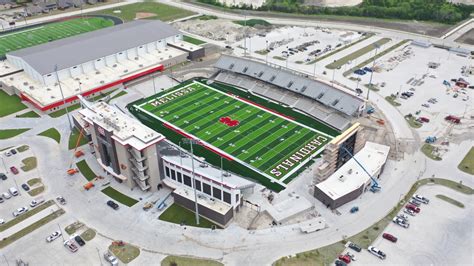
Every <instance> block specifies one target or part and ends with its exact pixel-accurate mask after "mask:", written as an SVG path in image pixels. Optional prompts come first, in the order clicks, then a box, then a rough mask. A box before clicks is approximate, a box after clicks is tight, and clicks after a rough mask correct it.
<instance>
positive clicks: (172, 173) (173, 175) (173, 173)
mask: <svg viewBox="0 0 474 266" xmlns="http://www.w3.org/2000/svg"><path fill="white" fill-rule="evenodd" d="M171 178H172V179H173V180H176V173H175V172H174V170H171ZM179 182H181V181H179Z"/></svg>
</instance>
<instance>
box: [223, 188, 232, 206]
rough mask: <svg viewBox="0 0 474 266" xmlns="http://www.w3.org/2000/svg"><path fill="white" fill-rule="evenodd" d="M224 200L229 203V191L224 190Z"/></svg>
mask: <svg viewBox="0 0 474 266" xmlns="http://www.w3.org/2000/svg"><path fill="white" fill-rule="evenodd" d="M224 201H225V202H227V203H229V204H231V202H230V193H229V192H225V191H224Z"/></svg>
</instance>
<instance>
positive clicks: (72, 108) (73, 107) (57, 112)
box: [48, 103, 81, 118]
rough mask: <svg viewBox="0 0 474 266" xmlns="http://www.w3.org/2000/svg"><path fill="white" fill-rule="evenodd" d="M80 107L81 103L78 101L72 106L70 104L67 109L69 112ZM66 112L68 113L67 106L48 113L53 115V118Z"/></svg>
mask: <svg viewBox="0 0 474 266" xmlns="http://www.w3.org/2000/svg"><path fill="white" fill-rule="evenodd" d="M79 108H81V105H80V104H78V103H76V104H73V105H71V106H68V107H67V110H68V112H71V111H74V110H76V109H79ZM65 114H66V108H63V109H61V110H57V111H54V112H51V113H49V114H48V115H49V116H51V117H52V118H58V117H60V116H63V115H65Z"/></svg>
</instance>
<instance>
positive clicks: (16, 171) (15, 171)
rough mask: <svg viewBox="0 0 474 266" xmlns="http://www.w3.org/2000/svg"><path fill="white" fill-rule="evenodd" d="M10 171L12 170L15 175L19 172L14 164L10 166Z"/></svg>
mask: <svg viewBox="0 0 474 266" xmlns="http://www.w3.org/2000/svg"><path fill="white" fill-rule="evenodd" d="M10 171H12V173H13V174H15V175H17V174H18V173H19V171H18V169H16V167H15V166H12V167H10Z"/></svg>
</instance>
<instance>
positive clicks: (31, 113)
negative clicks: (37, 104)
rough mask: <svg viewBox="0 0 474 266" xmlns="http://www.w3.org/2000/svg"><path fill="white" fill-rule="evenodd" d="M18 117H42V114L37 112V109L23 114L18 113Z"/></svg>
mask: <svg viewBox="0 0 474 266" xmlns="http://www.w3.org/2000/svg"><path fill="white" fill-rule="evenodd" d="M16 117H18V118H37V117H40V115H39V114H37V113H36V112H35V111H29V112H26V113H23V114H21V115H17V116H16Z"/></svg>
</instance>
